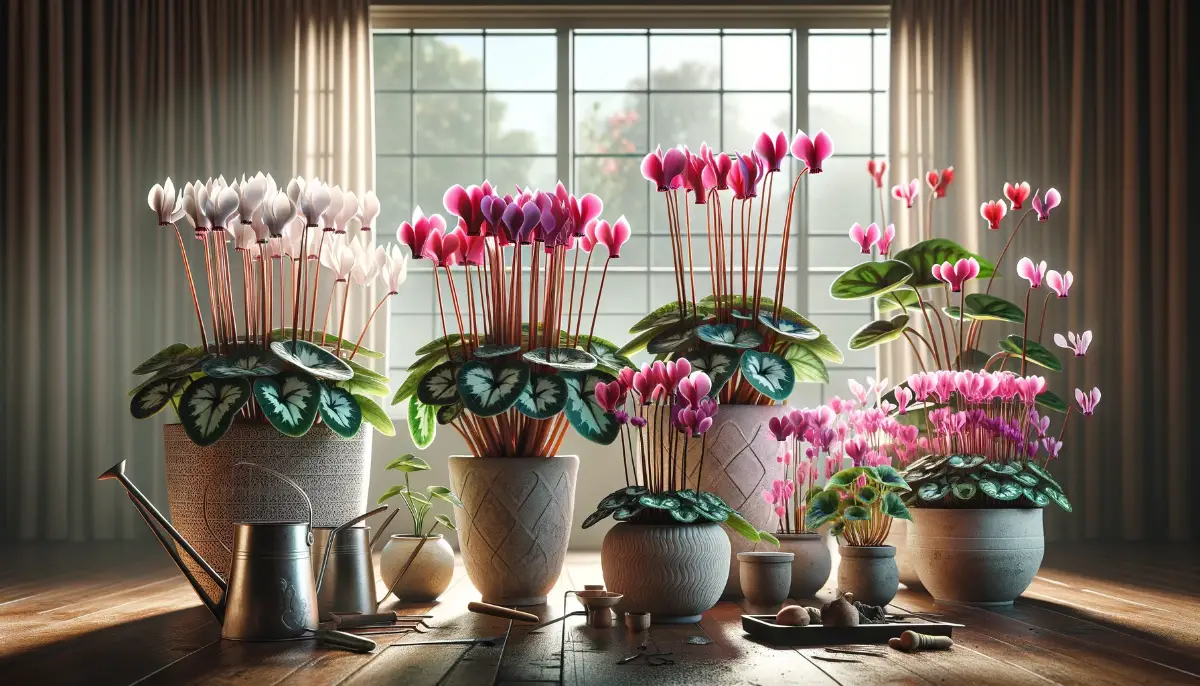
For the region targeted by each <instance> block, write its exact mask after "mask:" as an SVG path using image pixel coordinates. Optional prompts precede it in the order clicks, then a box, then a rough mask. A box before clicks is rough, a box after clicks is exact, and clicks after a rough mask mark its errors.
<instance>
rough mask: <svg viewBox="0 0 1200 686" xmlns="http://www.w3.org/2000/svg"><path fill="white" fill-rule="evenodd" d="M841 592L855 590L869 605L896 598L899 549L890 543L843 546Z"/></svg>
mask: <svg viewBox="0 0 1200 686" xmlns="http://www.w3.org/2000/svg"><path fill="white" fill-rule="evenodd" d="M839 552H840V553H841V556H842V561H841V564H839V565H838V594H839V595H840V594H842V593H853V594H854V599H855V600H857V601H859V602H862V603H866V604H867V605H887V604H888V603H890V602H892V599H893V598H895V597H896V589H897V588H898V587H899V585H900V578H899V573H898V572H897V571H896V549H895V548H893V547H892V546H890V545H880V546H855V545H844V546H841V547H840V548H839Z"/></svg>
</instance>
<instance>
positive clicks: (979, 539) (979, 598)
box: [908, 507, 1045, 605]
mask: <svg viewBox="0 0 1200 686" xmlns="http://www.w3.org/2000/svg"><path fill="white" fill-rule="evenodd" d="M909 512H911V513H912V518H913V523H912V524H911V525H910V526H909V527H908V550H909V554H910V555H911V556H912V561H913V566H914V567H916V570H917V575H918V576H919V577H920V578H921V583H922V584H924V586H925V589H926V590H928V591H929V594H930V595H932V596H933V599H934V600H936V601H938V602H943V603H946V602H949V603H965V604H970V605H1011V604H1012V601H1013V600H1014V599H1016V598H1017V596H1019V595H1021V594H1022V593H1024V592H1025V589H1027V588H1029V584H1031V583H1033V577H1034V576H1036V575H1037V571H1038V568H1039V567H1041V566H1042V553H1043V552H1044V551H1045V539H1044V538H1043V535H1042V510H1041V508H1030V509H1018V508H1003V509H994V510H987V509H971V510H965V509H933V508H919V507H914V508H912V509H911V510H909Z"/></svg>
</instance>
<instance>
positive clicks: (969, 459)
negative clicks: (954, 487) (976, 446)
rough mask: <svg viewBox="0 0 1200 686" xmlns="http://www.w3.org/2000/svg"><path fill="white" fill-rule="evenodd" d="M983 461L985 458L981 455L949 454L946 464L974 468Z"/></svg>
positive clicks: (956, 467) (957, 467)
mask: <svg viewBox="0 0 1200 686" xmlns="http://www.w3.org/2000/svg"><path fill="white" fill-rule="evenodd" d="M984 462H987V458H986V457H984V456H983V455H951V456H950V459H949V460H947V461H946V464H947V465H949V466H951V467H954V468H955V469H975V468H976V467H978V466H979V465H981V464H983V463H984Z"/></svg>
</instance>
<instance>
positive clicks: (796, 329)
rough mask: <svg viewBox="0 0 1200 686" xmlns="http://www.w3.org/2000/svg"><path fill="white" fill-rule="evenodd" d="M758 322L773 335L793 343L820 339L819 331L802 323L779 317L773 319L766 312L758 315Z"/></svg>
mask: <svg viewBox="0 0 1200 686" xmlns="http://www.w3.org/2000/svg"><path fill="white" fill-rule="evenodd" d="M758 321H760V322H762V324H763V326H765V327H767V328H768V329H770V330H772V331H774V332H775V333H777V334H779V335H780V336H783V337H784V338H790V339H792V340H794V341H815V340H816V339H818V338H820V337H821V330H820V329H818V328H817V327H815V326H812V325H810V324H808V323H804V322H794V321H792V320H790V319H784V318H783V317H780V318H779V319H775V318H774V317H772V316H771V315H770V313H768V312H762V313H760V314H759V315H758Z"/></svg>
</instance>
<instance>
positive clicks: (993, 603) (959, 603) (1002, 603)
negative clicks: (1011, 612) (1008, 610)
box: [933, 598, 1013, 607]
mask: <svg viewBox="0 0 1200 686" xmlns="http://www.w3.org/2000/svg"><path fill="white" fill-rule="evenodd" d="M933 602H934V604H935V605H950V606H954V607H1012V606H1013V601H1011V600H981V601H979V602H970V601H966V600H942V599H941V598H934V599H933Z"/></svg>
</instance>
